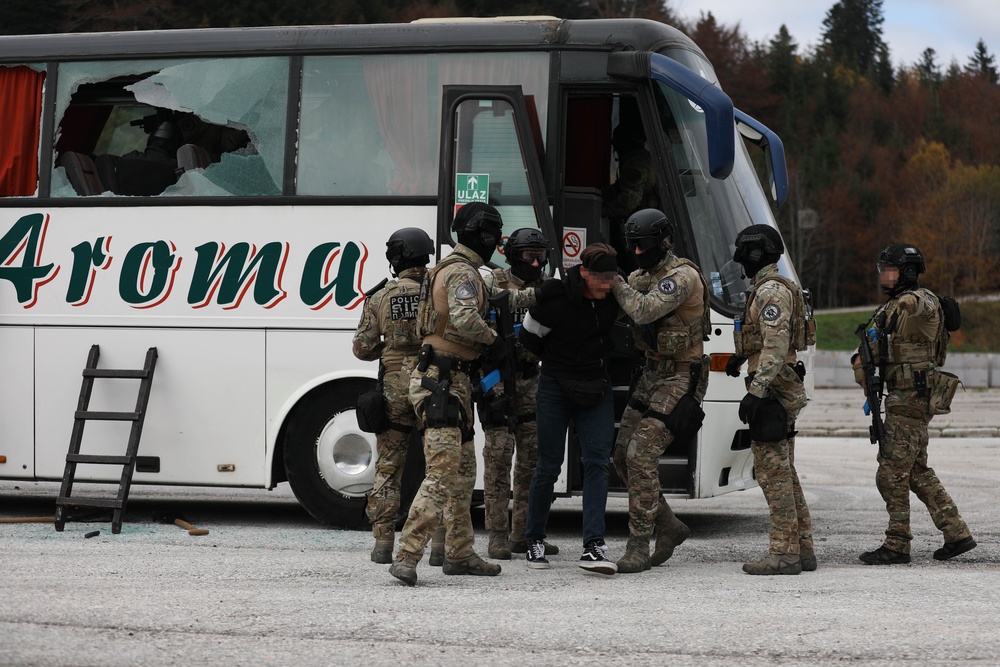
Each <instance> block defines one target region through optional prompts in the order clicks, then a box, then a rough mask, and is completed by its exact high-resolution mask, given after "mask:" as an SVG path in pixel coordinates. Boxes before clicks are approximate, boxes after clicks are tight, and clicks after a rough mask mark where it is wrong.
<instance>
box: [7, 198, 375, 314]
mask: <svg viewBox="0 0 1000 667" xmlns="http://www.w3.org/2000/svg"><path fill="white" fill-rule="evenodd" d="M48 226H49V216H48V215H46V214H42V213H33V214H30V215H25V216H23V217H22V218H21V219H19V220H18V221H17V222H16V223H14V225H13V226H11V228H10V229H9V230H7V233H6V234H4V235H3V237H0V280H5V281H7V282H9V283H10V284H11V285H12V286H13V287H14V292H15V294H16V297H17V302H18V303H19V304H20V305H21V306H22V307H23V308H32V307H33V306H34V305H35V304H36V303H37V302H38V297H39V292H40V291H41V290H43V288H44V287H45V285H47V284H49V283H51V282H52V281H53V280H54V279H55V278H56V276H57V275H59V274H60V273H61V272H63V271H68V272H69V275H68V280H67V282H66V285H67V286H66V293H65V300H66V303H68V304H70V305H73V306H84V305H86V304H87V303H88V302H89V301H90V297H91V294H92V293H93V290H94V289H95V285H98V286H99V287H98V289H100V288H101V280H100V278H101V275H102V272H105V271H107V270H108V269H109V268H110V267H111V266H112V264H118V267H119V268H118V281H117V282H118V285H117V290H118V295H119V297H120V298H121V300H122V301H123V302H125V303H127V304H128V305H129V306H131V307H132V308H137V309H148V308H154V307H156V306H158V305H160V304H162V303H164V302H165V301H167V300H168V299H171V298H177V297H176V296H175V295H174V294H173V288H174V283H175V280H176V278H177V276H178V274H179V273H180V272H181V270H182V268H183V269H184V270H185V271H188V270H189V269H188V267H189V266H191V268H190V270H189V271H190V276H189V277H190V283H189V286H188V288H187V304H188V305H189V306H190V307H191V308H194V309H198V308H204V307H205V306H208V305H210V304H214V305H218V306H221V307H222V308H223V309H225V310H231V309H234V308H239V307H240V305H241V304H242V303H243V302H244V297H246V296H247V295H250V297H251V298H252V300H253V303H254V304H256V305H257V306H259V307H261V308H265V309H270V308H273V307H274V306H276V305H277V304H278V303H280V302H281V301H283V300H284V299H285V298H286V297H287V296H288V293H287V291H286V290H285V288H284V284H283V283H284V278H285V269H286V266H287V264H288V260H289V255H290V245H289V243H288V242H284V241H272V242H270V243H265V244H264V245H262V246H261V247H259V248H258V247H257V246H256V245H254V244H251V243H248V242H237V243H232V244H230V245H227V244H225V243H221V242H217V241H209V242H207V243H203V244H201V245H199V246H197V247H195V248H193V253H192V255H193V256H190V257H189V256H186V255H184V256H182V253H180V252H178V249H177V245H176V244H174V243H173V242H172V241H169V240H156V241H147V242H142V243H135V244H131V245H129V246H128V247H121V248H119V247H116V244H115V243H114V242H113V238H112V237H111V236H98V237H96V238H94V239H93V240H81V241H80V242H79V243H78V244H76V245H74V246H73V247H72V249H71V250H72V254H73V259H72V261H71V262H69V264H70V266H69V267H68V268H64V267H63V266H61V265H60V264H57V263H55V262H51V261H49V262H47V261H46V260H45V254H44V247H45V239H46V235H47V232H48ZM367 259H368V249H367V247H366V246H365V245H364V244H363V243H355V242H353V241H348V242H347V243H344V244H341V243H339V242H337V241H330V242H326V243H321V244H319V245H317V246H315V247H314V248H312V249H311V250H310V251H309V253H308V255H306V257H305V261H304V263H303V265H302V272H301V279H300V281H299V286H298V288H299V289H298V295H299V298H300V299H301V301H302V303H303V304H305V305H306V306H307V307H309V308H311V309H313V310H319V309H320V308H323V307H324V306H326V305H327V304H328V303H330V302H331V301H333V302H334V303H335V304H336V305H337V306H339V307H341V308H346V309H352V308H354V307H356V306H357V305H358V304H359V303H361V302H362V301H363V299H364V295H363V294H362V292H361V276H362V273H363V271H364V265H365V261H366V260H367Z"/></svg>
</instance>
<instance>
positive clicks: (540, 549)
mask: <svg viewBox="0 0 1000 667" xmlns="http://www.w3.org/2000/svg"><path fill="white" fill-rule="evenodd" d="M527 554H528V555H527V557H526V560H527V562H528V567H529V568H531V569H532V570H547V569H549V568H550V567H552V566H551V565H550V564H549V561H548V559H546V558H545V542H542V541H541V540H528V551H527Z"/></svg>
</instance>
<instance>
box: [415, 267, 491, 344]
mask: <svg viewBox="0 0 1000 667" xmlns="http://www.w3.org/2000/svg"><path fill="white" fill-rule="evenodd" d="M458 263H465V264H468V265H469V266H472V267H473V268H476V267H475V266H473V264H472V262H471V261H469V259H468V258H466V257H463V256H462V255H460V254H458V253H454V252H453V253H452V254H450V255H448V256H447V257H445V258H444V259H442V260H441V261H440V262H438V263H437V264H435V265H434V268H432V269H430V270H429V271H428V272H427V275H425V276H424V281H423V283H421V285H420V302H419V303H420V305H419V306H418V308H417V333H418V334H419V335H420V338H421V340H422V339H424V338H426V337H427V336H440V337H441V338H444V339H445V340H447V341H450V342H453V343H457V344H459V345H462V346H465V347H467V348H470V349H473V350H476V351H482V350H483V349H484V346H483V345H481V344H479V343H475V342H473V341H470V340H469V339H468V338H465V337H464V336H462V335H461V334H460V333H459V332H458V330H457V329H456V328H455V326H454V325H453V324H452V323H451V318H450V317H449V315H448V311H447V310H445V311H444V312H441V311H437V310H434V304H433V303H432V301H433V287H434V278H435V277H436V276H437V274H438V272H439V271H441V270H442V269H443V268H445V267H446V266H451V265H452V264H458ZM477 271H478V269H477ZM480 306H481V308H485V304H480ZM480 314H485V311H482V312H481V313H480Z"/></svg>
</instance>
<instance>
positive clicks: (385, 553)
mask: <svg viewBox="0 0 1000 667" xmlns="http://www.w3.org/2000/svg"><path fill="white" fill-rule="evenodd" d="M392 542H393V538H391V537H390V538H388V539H380V540H375V548H374V549H372V562H373V563H379V564H381V565H387V564H389V563H391V562H392Z"/></svg>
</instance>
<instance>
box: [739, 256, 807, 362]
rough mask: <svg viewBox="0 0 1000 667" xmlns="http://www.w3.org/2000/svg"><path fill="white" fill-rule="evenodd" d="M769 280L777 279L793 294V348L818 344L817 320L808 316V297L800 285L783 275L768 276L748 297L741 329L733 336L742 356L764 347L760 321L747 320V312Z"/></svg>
mask: <svg viewBox="0 0 1000 667" xmlns="http://www.w3.org/2000/svg"><path fill="white" fill-rule="evenodd" d="M768 280H775V281H777V282H779V283H781V284H782V285H784V286H785V288H786V289H787V290H788V291H789V292H790V293H791V294H792V317H791V327H792V332H791V334H792V335H791V337H790V342H791V344H792V349H793V350H794V351H796V352H800V351H802V350H805V349H807V348H808V347H809V346H810V345H815V344H816V320H814V319H812V318H807V317H806V299H805V297H804V296H803V294H802V290H801V289H799V286H798V285H796V284H795V283H793V282H792V281H791V280H789V279H788V278H786V277H784V276H782V275H773V276H768V277H767V279H766V280H764V281H763V282H761V284H760V285H758V286H757V289H755V290H754V291H753V292H752V293H751V294H750V298H749V299H747V303H746V306H745V308H744V310H743V321H742V322H741V323H740V330H739V331H737V332H735V336H733V338H734V340H735V343H736V354H737V355H738V356H741V357H749V356H750V355H751V354H753V353H754V352H760V351H761V350H763V349H764V336H763V335H762V334H761V328H760V322H747V313H749V312H750V304H751V303H752V302H753V299H754V297H755V296H757V292H758V291H759V290H760V288H761V286H762V285H763V284H764V283H765V282H767V281H768Z"/></svg>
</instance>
